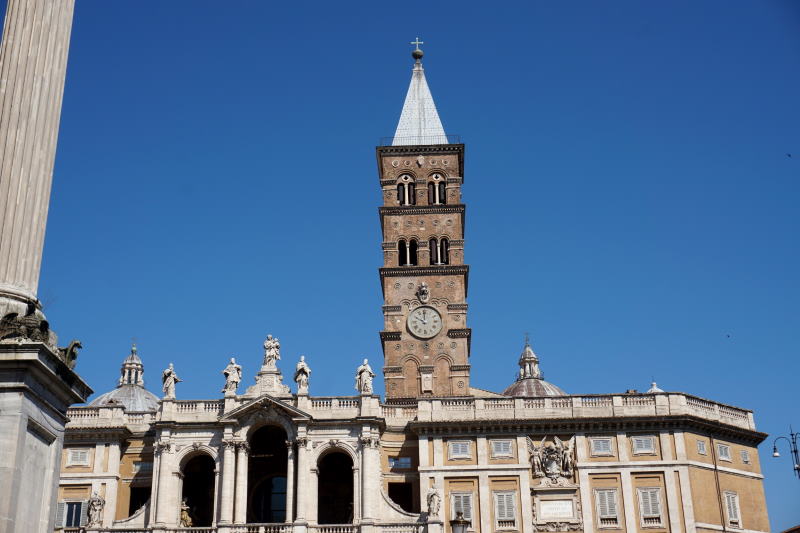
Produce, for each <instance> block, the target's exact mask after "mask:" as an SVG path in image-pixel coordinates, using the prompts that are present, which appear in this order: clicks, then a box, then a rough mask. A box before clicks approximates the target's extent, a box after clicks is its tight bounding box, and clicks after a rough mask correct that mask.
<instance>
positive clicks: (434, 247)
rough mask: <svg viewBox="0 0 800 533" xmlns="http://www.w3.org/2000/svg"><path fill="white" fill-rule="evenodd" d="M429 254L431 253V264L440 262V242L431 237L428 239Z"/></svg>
mask: <svg viewBox="0 0 800 533" xmlns="http://www.w3.org/2000/svg"><path fill="white" fill-rule="evenodd" d="M428 254H429V255H430V259H431V264H432V265H436V264H438V263H437V261H438V260H439V243H438V242H436V239H435V238H433V237H431V239H430V240H429V241H428Z"/></svg>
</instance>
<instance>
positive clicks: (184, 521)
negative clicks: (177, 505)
mask: <svg viewBox="0 0 800 533" xmlns="http://www.w3.org/2000/svg"><path fill="white" fill-rule="evenodd" d="M181 527H192V515H190V514H189V502H188V501H187V499H186V498H184V499H183V501H182V502H181Z"/></svg>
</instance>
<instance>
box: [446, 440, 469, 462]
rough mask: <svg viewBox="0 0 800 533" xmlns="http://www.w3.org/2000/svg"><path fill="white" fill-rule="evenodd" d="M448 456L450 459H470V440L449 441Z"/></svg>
mask: <svg viewBox="0 0 800 533" xmlns="http://www.w3.org/2000/svg"><path fill="white" fill-rule="evenodd" d="M447 458H448V459H469V458H470V453H469V441H468V440H451V441H449V442H448V443H447Z"/></svg>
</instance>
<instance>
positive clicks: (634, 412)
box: [381, 393, 755, 430]
mask: <svg viewBox="0 0 800 533" xmlns="http://www.w3.org/2000/svg"><path fill="white" fill-rule="evenodd" d="M381 413H382V415H383V417H384V418H386V419H387V422H390V421H391V420H392V419H399V418H403V419H406V420H413V419H414V418H416V419H417V420H419V421H423V422H438V421H442V422H444V421H449V420H513V419H540V418H619V417H626V416H630V417H640V416H667V415H692V416H696V417H699V418H704V419H706V420H713V421H715V422H721V423H723V424H728V425H731V426H736V427H741V428H746V429H752V430H754V429H755V423H754V421H753V415H752V412H751V411H748V410H746V409H740V408H738V407H732V406H729V405H723V404H719V403H716V402H712V401H709V400H704V399H702V398H698V397H696V396H690V395H688V394H681V393H657V394H608V395H591V396H590V395H585V396H555V397H543V398H508V399H506V398H440V399H420V400H418V402H417V408H416V409H412V408H411V407H409V406H403V407H399V406H393V405H383V406H381ZM398 421H399V420H398Z"/></svg>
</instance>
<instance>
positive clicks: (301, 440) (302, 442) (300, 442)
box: [295, 437, 308, 448]
mask: <svg viewBox="0 0 800 533" xmlns="http://www.w3.org/2000/svg"><path fill="white" fill-rule="evenodd" d="M295 443H297V446H298V447H300V448H305V447H306V446H308V438H307V437H297V438H296V439H295Z"/></svg>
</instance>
